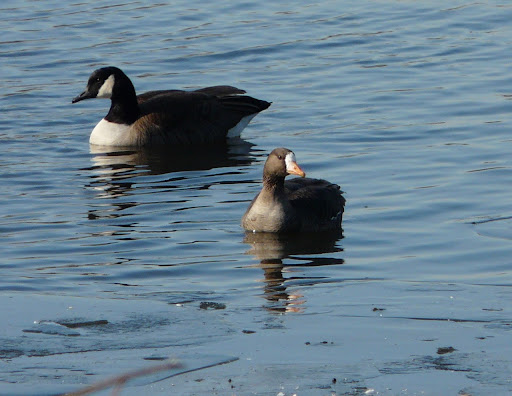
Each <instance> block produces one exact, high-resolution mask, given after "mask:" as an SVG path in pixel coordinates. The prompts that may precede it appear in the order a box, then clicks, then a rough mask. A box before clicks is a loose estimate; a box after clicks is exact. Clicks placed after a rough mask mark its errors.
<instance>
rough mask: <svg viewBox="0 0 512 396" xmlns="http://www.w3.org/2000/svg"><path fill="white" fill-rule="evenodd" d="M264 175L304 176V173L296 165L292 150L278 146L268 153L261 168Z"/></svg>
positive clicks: (279, 176)
mask: <svg viewBox="0 0 512 396" xmlns="http://www.w3.org/2000/svg"><path fill="white" fill-rule="evenodd" d="M263 174H264V176H271V177H278V178H283V179H284V178H285V177H286V176H287V175H297V176H300V177H305V176H306V173H304V171H303V170H302V169H301V168H300V167H299V165H297V161H296V159H295V154H294V153H293V151H291V150H289V149H287V148H284V147H279V148H276V149H274V150H272V152H271V153H270V154H269V156H268V158H267V161H266V162H265V167H264V168H263Z"/></svg>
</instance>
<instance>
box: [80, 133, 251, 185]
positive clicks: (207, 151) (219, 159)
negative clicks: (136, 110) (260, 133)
mask: <svg viewBox="0 0 512 396" xmlns="http://www.w3.org/2000/svg"><path fill="white" fill-rule="evenodd" d="M252 147H253V144H252V143H249V142H247V141H245V140H241V139H238V140H236V141H235V142H231V143H226V144H219V145H214V146H198V147H184V148H183V147H163V148H160V149H156V148H151V149H145V148H134V149H126V150H119V149H115V148H109V147H102V146H91V154H93V155H94V156H93V158H92V162H93V163H94V165H93V166H92V167H91V168H90V169H91V170H96V171H99V172H98V173H99V174H100V176H99V177H101V176H110V177H112V178H115V179H118V178H119V179H124V178H126V177H127V176H132V175H133V172H134V171H137V172H143V173H144V174H149V175H160V174H164V173H172V172H182V171H197V170H208V169H214V168H222V167H230V166H240V165H250V164H251V163H252V162H253V161H254V157H251V155H250V152H251V148H252Z"/></svg>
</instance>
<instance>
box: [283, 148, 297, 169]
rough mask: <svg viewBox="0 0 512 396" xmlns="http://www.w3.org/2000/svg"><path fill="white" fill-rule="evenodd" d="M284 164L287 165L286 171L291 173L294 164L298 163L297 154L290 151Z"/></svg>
mask: <svg viewBox="0 0 512 396" xmlns="http://www.w3.org/2000/svg"><path fill="white" fill-rule="evenodd" d="M284 163H285V164H286V170H287V171H289V170H290V169H291V166H292V164H296V163H297V161H296V160H295V154H294V153H293V151H290V152H289V153H288V154H286V157H285V158H284Z"/></svg>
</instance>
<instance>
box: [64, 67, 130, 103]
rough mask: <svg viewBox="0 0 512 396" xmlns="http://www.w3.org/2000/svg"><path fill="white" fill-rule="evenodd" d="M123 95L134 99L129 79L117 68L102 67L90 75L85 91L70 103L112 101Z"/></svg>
mask: <svg viewBox="0 0 512 396" xmlns="http://www.w3.org/2000/svg"><path fill="white" fill-rule="evenodd" d="M123 95H125V96H126V95H133V96H134V97H135V89H134V88H133V84H132V83H131V81H130V79H129V78H128V77H127V76H126V74H124V73H123V71H122V70H121V69H118V68H117V67H114V66H109V67H102V68H100V69H97V70H95V71H94V72H93V73H92V74H91V76H90V77H89V80H88V81H87V87H86V88H85V91H84V92H82V93H81V94H80V95H78V96H76V97H75V98H73V100H72V101H71V103H77V102H80V101H81V100H85V99H93V98H104V99H113V98H117V97H122V96H123Z"/></svg>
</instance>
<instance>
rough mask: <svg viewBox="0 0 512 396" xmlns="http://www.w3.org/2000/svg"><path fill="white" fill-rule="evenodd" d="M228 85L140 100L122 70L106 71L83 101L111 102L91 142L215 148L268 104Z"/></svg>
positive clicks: (158, 93) (92, 83)
mask: <svg viewBox="0 0 512 396" xmlns="http://www.w3.org/2000/svg"><path fill="white" fill-rule="evenodd" d="M243 93H245V91H243V90H241V89H238V88H235V87H230V86H227V85H221V86H214V87H207V88H202V89H198V90H195V91H181V90H165V91H164V90H160V91H150V92H146V93H144V94H141V95H139V96H137V95H136V94H135V88H134V87H133V84H132V82H131V81H130V79H129V78H128V77H127V76H126V74H124V73H123V72H122V71H121V70H120V69H118V68H117V67H112V66H110V67H103V68H101V69H98V70H95V71H94V72H93V73H92V74H91V76H90V77H89V81H88V82H87V87H86V89H85V91H84V92H83V93H81V94H80V95H78V96H77V97H75V98H74V99H73V100H72V103H76V102H79V101H81V100H84V99H91V98H106V99H110V100H111V101H112V103H111V105H110V110H109V112H108V114H107V115H106V116H105V118H103V119H102V120H101V121H100V122H99V123H98V124H97V125H96V127H95V128H94V129H93V131H92V133H91V137H90V139H89V142H90V143H91V144H96V145H102V146H151V145H162V144H171V145H178V146H181V145H198V144H212V143H220V142H224V141H226V139H227V138H230V137H236V136H239V135H240V132H241V131H242V130H243V129H244V128H245V127H246V126H247V124H249V121H251V119H252V118H253V117H254V116H256V114H258V113H259V112H260V111H262V110H265V109H266V108H267V107H269V106H270V103H269V102H266V101H264V100H259V99H255V98H252V97H250V96H246V95H241V94H243Z"/></svg>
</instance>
